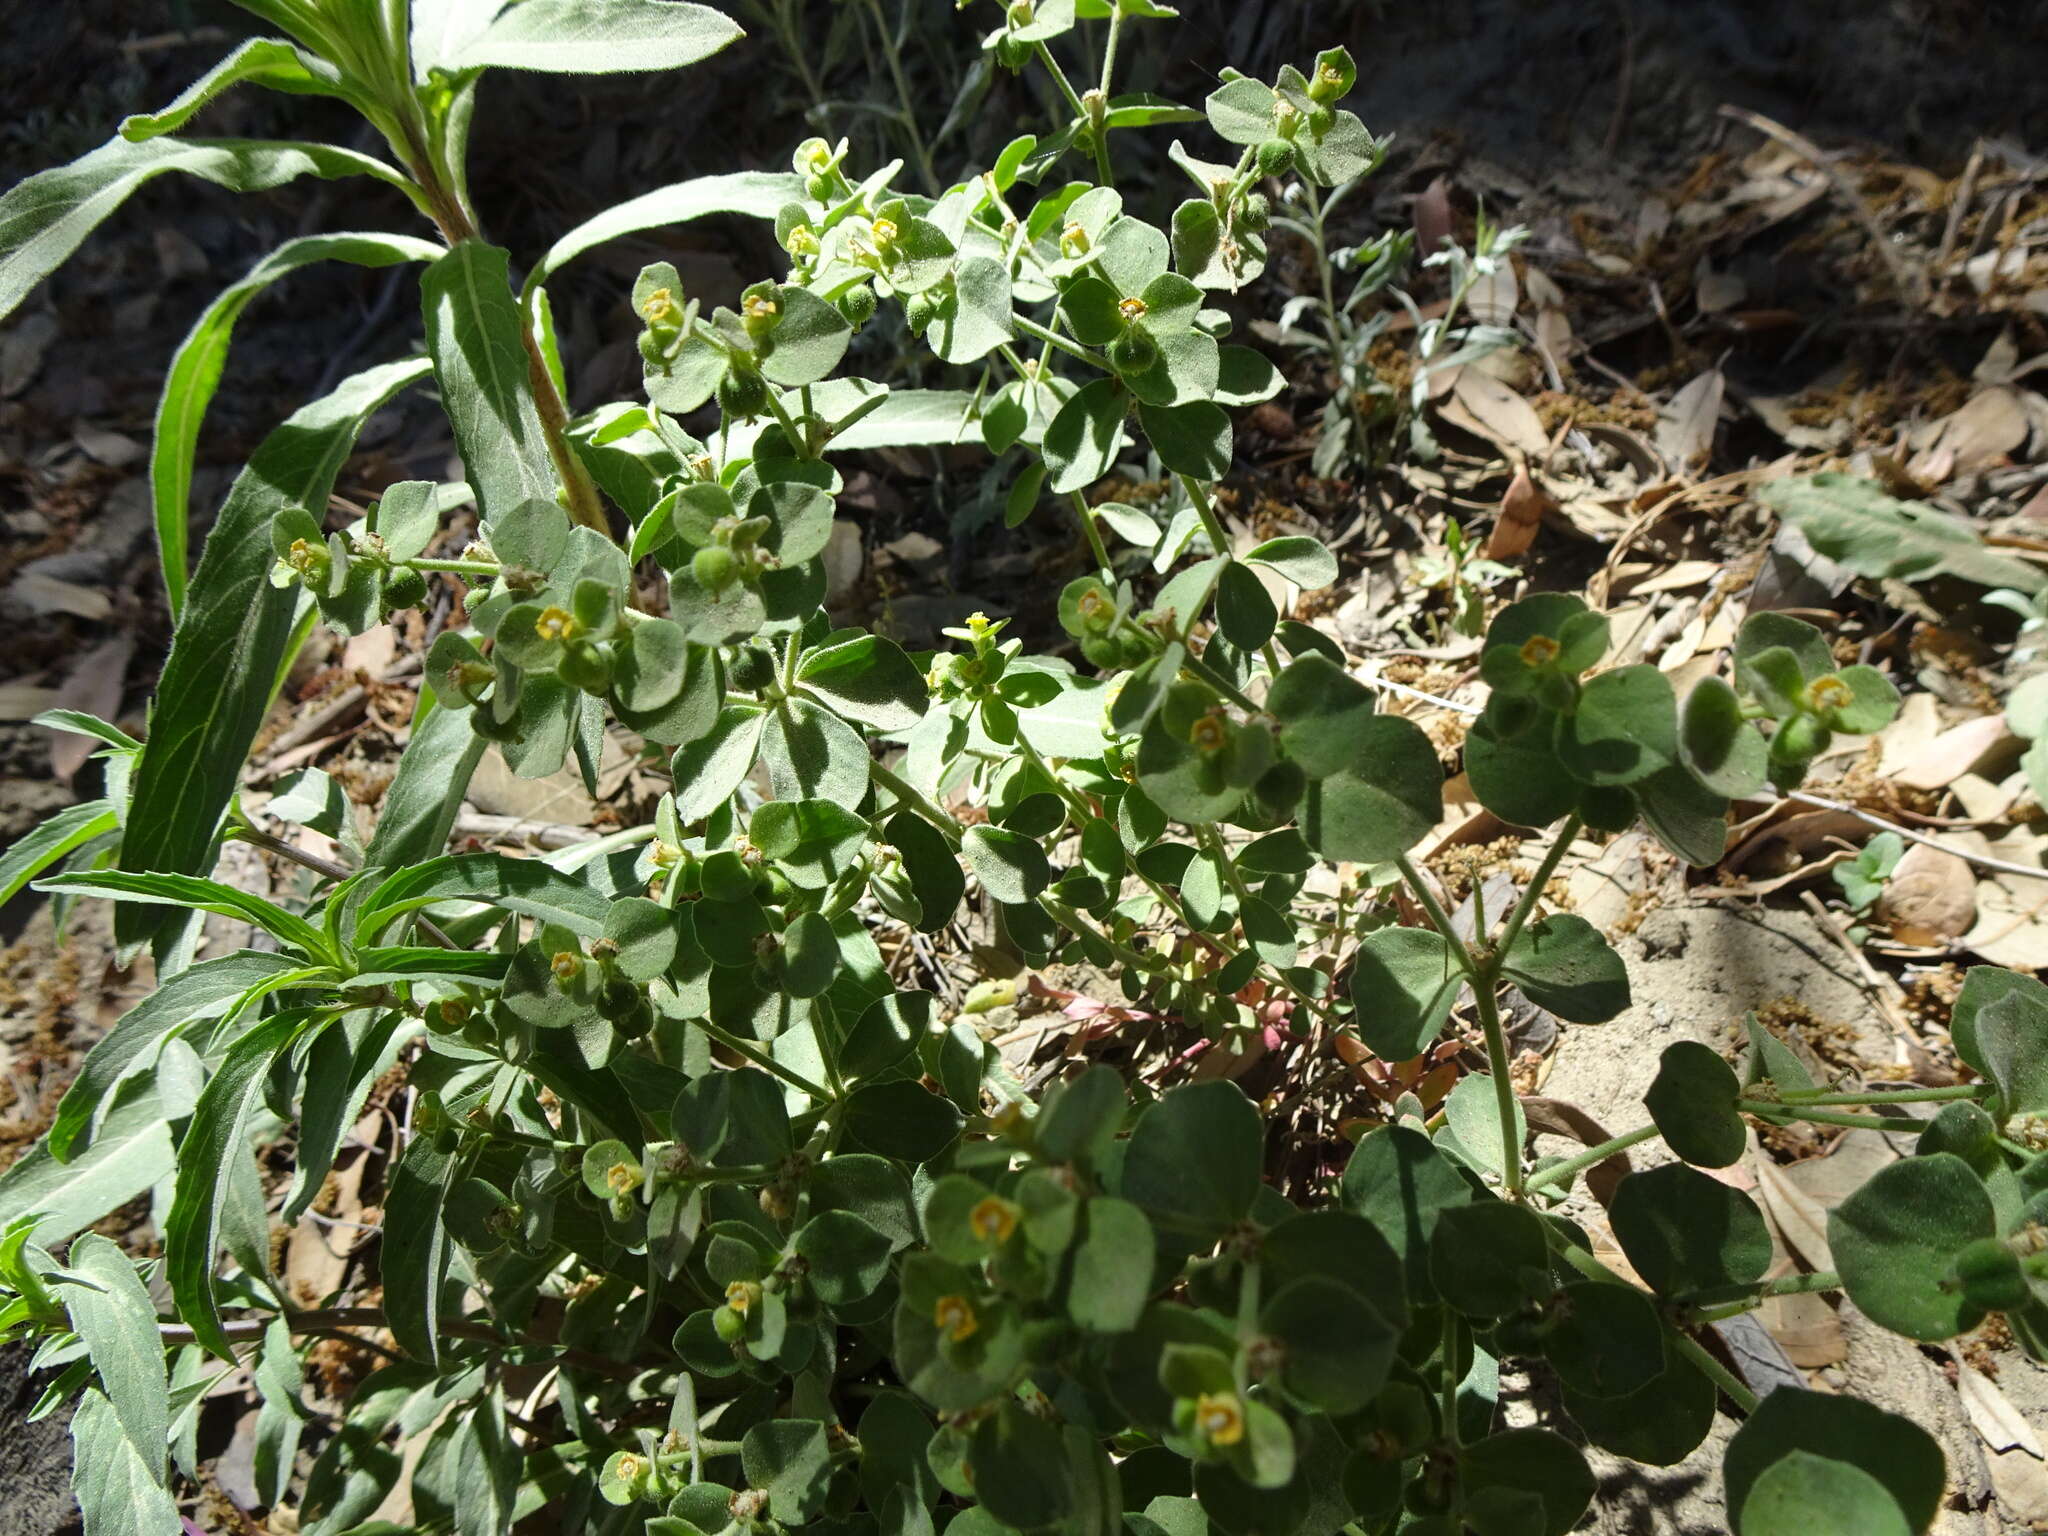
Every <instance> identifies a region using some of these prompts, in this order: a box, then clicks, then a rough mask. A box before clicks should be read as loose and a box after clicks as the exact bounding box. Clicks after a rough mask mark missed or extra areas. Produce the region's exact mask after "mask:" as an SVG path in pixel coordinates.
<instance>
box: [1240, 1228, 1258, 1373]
mask: <svg viewBox="0 0 2048 1536" xmlns="http://www.w3.org/2000/svg"><path fill="white" fill-rule="evenodd" d="M1258 1334H1259V1261H1258V1260H1257V1259H1252V1260H1249V1261H1248V1262H1247V1263H1246V1264H1245V1266H1244V1274H1243V1275H1242V1276H1241V1277H1240V1278H1239V1280H1238V1283H1237V1338H1238V1342H1239V1343H1240V1344H1244V1343H1247V1342H1249V1341H1250V1340H1252V1339H1255V1338H1257V1337H1258ZM1248 1364H1249V1360H1248V1358H1247V1356H1246V1354H1245V1351H1244V1350H1242V1349H1240V1350H1238V1352H1237V1390H1238V1395H1239V1396H1242V1395H1243V1394H1244V1391H1245V1389H1246V1388H1247V1387H1249V1386H1250V1385H1251V1382H1250V1378H1249V1373H1248V1371H1247V1366H1248Z"/></svg>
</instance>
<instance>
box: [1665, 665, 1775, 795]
mask: <svg viewBox="0 0 2048 1536" xmlns="http://www.w3.org/2000/svg"><path fill="white" fill-rule="evenodd" d="M1678 751H1679V758H1680V760H1681V761H1682V762H1683V763H1684V764H1685V766H1686V767H1687V768H1689V769H1690V770H1692V775H1693V777H1694V778H1696V779H1698V780H1699V781H1700V783H1702V784H1704V785H1705V786H1706V787H1707V788H1708V789H1710V790H1712V791H1713V792H1714V793H1715V794H1717V795H1726V796H1727V797H1728V798H1729V799H1731V800H1740V799H1743V798H1745V797H1746V796H1749V795H1753V794H1755V793H1756V792H1757V791H1758V790H1760V789H1762V788H1763V787H1764V782H1765V779H1766V777H1767V770H1766V759H1767V757H1768V752H1767V749H1766V748H1765V745H1764V739H1763V737H1762V735H1761V734H1759V733H1758V731H1757V729H1756V727H1755V726H1753V725H1751V724H1750V723H1749V722H1748V721H1747V720H1745V719H1744V718H1743V716H1742V701H1741V700H1740V699H1738V698H1736V696H1735V690H1734V689H1733V688H1730V687H1729V686H1728V685H1727V684H1726V683H1724V682H1722V681H1721V679H1720V678H1718V677H1703V678H1701V679H1700V680H1699V682H1698V683H1696V684H1695V685H1694V686H1693V690H1692V692H1691V693H1689V694H1687V695H1686V696H1685V708H1684V711H1683V712H1682V713H1681V715H1680V717H1679V722H1678Z"/></svg>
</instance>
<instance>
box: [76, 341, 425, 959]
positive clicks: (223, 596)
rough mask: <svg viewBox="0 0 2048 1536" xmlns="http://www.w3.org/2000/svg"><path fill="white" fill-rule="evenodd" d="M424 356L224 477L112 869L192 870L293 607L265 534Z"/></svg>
mask: <svg viewBox="0 0 2048 1536" xmlns="http://www.w3.org/2000/svg"><path fill="white" fill-rule="evenodd" d="M426 371H427V365H426V363H425V362H424V361H418V360H408V361H405V362H400V363H386V364H385V365H383V366H382V367H379V368H372V369H370V370H368V371H367V372H365V373H359V374H357V375H356V376H355V377H354V378H352V379H349V380H348V381H346V382H345V383H343V384H342V385H341V386H340V387H339V388H337V389H336V390H335V391H334V392H333V393H332V394H329V395H326V396H323V397H322V398H321V399H319V400H316V401H314V402H313V403H312V404H310V405H307V406H304V407H301V408H300V409H299V410H298V411H297V412H295V413H294V414H293V415H292V417H291V419H290V420H288V421H286V422H285V424H284V425H283V426H281V427H279V428H278V429H277V430H276V431H274V432H272V433H271V434H270V436H269V437H267V438H265V439H264V440H263V444H262V446H261V447H259V448H258V449H257V450H256V453H255V456H254V457H253V458H251V459H250V461H249V467H248V468H247V469H245V470H243V471H242V473H241V475H240V476H238V477H237V478H236V480H235V484H234V488H233V489H232V490H231V491H229V492H228V499H227V502H226V504H225V505H224V506H223V507H222V508H221V512H220V516H219V518H218V519H217V520H216V521H215V523H214V529H213V532H212V534H210V535H209V536H208V538H207V541H206V548H205V549H204V550H203V551H202V552H201V554H200V558H199V570H198V574H197V576H196V577H195V579H194V585H193V589H192V593H191V596H190V598H189V600H188V602H187V603H186V606H185V612H184V614H183V615H182V616H181V617H180V619H179V622H178V629H177V633H176V634H175V635H174V636H173V637H172V640H171V654H170V658H169V659H168V660H167V661H166V662H165V663H164V670H163V677H162V680H161V682H160V683H159V684H158V690H157V701H158V702H157V713H156V719H155V720H154V721H153V722H152V724H151V726H150V733H149V740H148V742H146V743H145V744H144V746H143V749H142V756H141V759H140V762H139V763H138V765H137V768H136V773H135V788H134V794H133V799H132V801H131V802H130V806H129V816H128V823H127V830H126V832H125V833H124V835H123V837H122V843H121V867H122V868H123V869H128V870H161V871H167V872H170V873H176V874H203V873H204V872H206V871H207V870H209V869H211V868H212V867H213V856H212V849H213V835H214V827H215V824H216V823H217V822H218V821H219V819H220V813H221V810H222V809H223V808H224V807H225V806H226V805H227V803H228V797H229V796H230V795H232V794H233V793H234V789H235V785H236V783H237V781H238V780H239V779H240V777H241V771H242V764H243V762H244V761H245V760H246V759H247V758H248V755H249V747H250V744H251V743H252V742H254V741H255V739H256V732H257V729H258V727H260V726H261V725H262V723H263V715H264V711H265V710H266V709H267V708H268V707H269V704H270V699H271V696H272V694H273V693H274V691H275V689H276V687H277V682H278V678H279V676H280V670H281V669H280V660H281V658H284V657H286V656H287V654H288V652H287V642H288V640H289V637H290V636H291V634H292V630H293V623H294V616H295V610H296V607H297V598H296V597H295V596H294V594H293V593H291V592H289V591H283V590H280V589H278V588H276V587H273V586H271V585H270V569H271V566H272V565H273V563H274V559H273V556H272V554H271V551H270V538H269V530H270V524H271V522H272V521H273V520H274V519H275V518H276V516H277V514H278V513H279V512H281V511H283V510H284V509H285V508H286V507H290V506H300V507H306V506H313V507H322V506H325V505H326V504H327V495H328V492H329V491H330V490H332V489H333V486H334V476H335V474H336V472H337V471H338V470H339V469H340V468H341V464H342V461H343V460H344V459H346V458H347V457H348V455H349V453H350V451H351V450H352V449H353V448H354V446H355V440H356V436H357V434H358V433H360V432H361V431H362V428H363V423H364V422H365V421H367V420H368V419H369V418H370V415H371V413H372V412H374V411H376V410H377V409H378V408H379V407H381V406H382V405H383V404H384V402H385V401H387V400H389V399H390V398H391V397H392V396H393V395H395V394H396V393H397V392H398V391H399V390H401V389H403V388H405V387H406V386H407V385H408V384H411V383H413V382H414V381H415V380H417V379H419V378H421V377H423V376H424V375H425V374H426ZM161 922H162V914H160V913H158V912H154V911H151V910H150V909H147V908H137V907H131V906H125V905H124V906H123V907H122V908H121V909H120V910H119V912H118V913H117V914H116V918H115V932H116V934H117V936H119V937H120V938H121V940H122V941H123V942H124V943H128V942H135V941H138V940H141V939H145V938H147V937H148V936H149V935H150V934H152V933H154V932H155V931H156V929H157V927H158V926H159V924H160V923H161Z"/></svg>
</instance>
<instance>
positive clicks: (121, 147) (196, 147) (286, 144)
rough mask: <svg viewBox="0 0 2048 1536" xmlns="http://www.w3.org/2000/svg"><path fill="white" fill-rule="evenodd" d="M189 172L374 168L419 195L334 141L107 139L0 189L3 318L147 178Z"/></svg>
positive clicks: (254, 183)
mask: <svg viewBox="0 0 2048 1536" xmlns="http://www.w3.org/2000/svg"><path fill="white" fill-rule="evenodd" d="M168 171H183V172H184V173H185V174H186V175H188V176H197V177H199V178H200V179H201V180H203V181H210V182H212V183H214V185H216V186H221V187H226V188H227V189H228V190H229V191H231V192H267V191H269V190H270V189H271V188H272V187H281V186H283V185H284V184H285V183H286V182H288V181H293V180H296V179H297V178H298V177H301V176H319V177H323V178H325V179H328V180H333V179H335V178H338V177H342V176H375V177H376V178H378V179H379V180H380V181H387V182H390V183H391V184H392V185H393V186H396V187H398V188H400V189H401V190H403V191H404V192H405V193H406V194H407V196H409V197H410V196H416V195H417V189H415V188H414V187H413V185H412V183H410V182H409V181H407V180H406V179H405V178H404V177H403V176H401V175H399V173H398V172H397V171H395V170H393V169H392V168H391V167H390V166H388V165H386V164H385V163H384V162H383V161H381V160H376V159H373V158H371V157H370V156H369V155H360V154H357V153H356V152H355V151H354V150H352V149H338V148H336V147H335V146H334V145H331V144H300V143H294V142H290V141H274V142H273V141H268V140H261V139H189V140H188V139H171V138H158V139H144V140H142V141H140V142H130V141H129V140H127V139H120V138H117V139H110V140H109V141H108V142H106V143H105V144H102V145H101V146H100V147H99V148H98V149H95V150H93V151H92V152H91V153H90V154H87V155H83V156H81V157H80V158H78V159H76V160H74V161H72V162H71V163H70V164H69V165H60V166H57V167H55V168H53V169H51V170H47V171H41V172H38V173H37V174H36V175H34V176H31V177H29V178H28V179H27V180H25V181H21V182H18V183H16V184H15V185H14V186H13V187H11V188H9V189H8V191H7V194H6V196H4V197H0V320H4V319H6V318H7V316H8V315H10V314H12V313H13V312H14V310H15V309H16V307H17V306H19V305H20V303H21V301H22V300H23V299H25V298H27V297H28V295H29V292H30V291H31V290H32V289H33V288H34V287H35V286H36V284H37V283H39V282H41V281H42V280H43V279H44V278H46V277H48V276H49V275H50V274H51V273H52V272H54V271H56V270H57V268H58V267H59V266H61V265H63V263H64V260H65V258H66V257H68V256H69V255H70V254H71V253H72V252H73V251H75V250H77V249H78V247H79V244H80V242H82V241H83V240H84V239H85V237H86V236H87V235H89V234H91V233H92V232H93V230H94V229H95V228H97V227H98V225H99V224H100V222H101V221H102V220H103V219H105V218H107V217H108V215H110V214H111V213H113V211H114V210H115V209H116V208H118V207H120V206H121V204H122V203H124V202H126V201H127V199H128V196H129V194H130V193H132V192H134V191H135V189H136V188H137V187H140V186H141V185H142V184H143V183H145V182H147V181H151V180H153V179H155V178H156V177H158V176H162V175H164V174H165V173H166V172H168Z"/></svg>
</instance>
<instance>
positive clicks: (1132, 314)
mask: <svg viewBox="0 0 2048 1536" xmlns="http://www.w3.org/2000/svg"><path fill="white" fill-rule="evenodd" d="M1117 312H1118V313H1119V314H1121V315H1122V316H1123V317H1124V318H1125V319H1126V320H1135V319H1137V318H1138V317H1139V316H1140V315H1142V314H1144V313H1145V301H1144V300H1143V299H1125V300H1123V301H1122V302H1121V303H1119V304H1118V305H1117Z"/></svg>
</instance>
